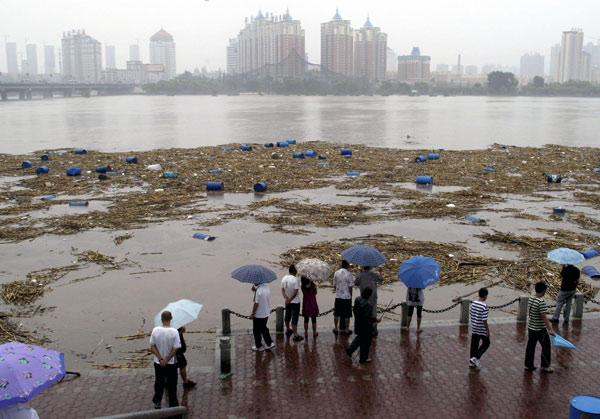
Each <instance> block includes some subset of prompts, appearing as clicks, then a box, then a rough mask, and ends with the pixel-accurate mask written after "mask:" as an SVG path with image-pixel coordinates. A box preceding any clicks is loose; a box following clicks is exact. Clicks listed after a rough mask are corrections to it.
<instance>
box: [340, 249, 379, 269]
mask: <svg viewBox="0 0 600 419" xmlns="http://www.w3.org/2000/svg"><path fill="white" fill-rule="evenodd" d="M342 259H344V260H346V261H347V262H349V263H353V264H355V265H359V266H379V265H383V264H384V263H385V262H387V259H386V258H385V256H383V254H382V253H381V252H380V251H379V250H377V249H375V248H374V247H371V246H367V245H365V244H358V245H356V246H352V247H351V248H349V249H346V250H344V251H343V252H342Z"/></svg>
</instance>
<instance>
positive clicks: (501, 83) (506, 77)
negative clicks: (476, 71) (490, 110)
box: [488, 71, 519, 94]
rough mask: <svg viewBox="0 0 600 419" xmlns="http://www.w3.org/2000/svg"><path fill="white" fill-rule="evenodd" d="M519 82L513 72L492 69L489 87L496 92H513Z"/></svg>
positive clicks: (492, 91) (489, 76)
mask: <svg viewBox="0 0 600 419" xmlns="http://www.w3.org/2000/svg"><path fill="white" fill-rule="evenodd" d="M518 84H519V82H518V81H517V79H515V75H514V74H513V73H505V72H502V71H492V72H491V73H489V74H488V89H489V92H490V93H494V94H513V93H515V92H516V91H517V85H518Z"/></svg>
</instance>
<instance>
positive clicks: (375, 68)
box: [354, 17, 387, 81]
mask: <svg viewBox="0 0 600 419" xmlns="http://www.w3.org/2000/svg"><path fill="white" fill-rule="evenodd" d="M386 60H387V34H386V33H383V32H381V29H380V28H378V27H375V26H373V25H372V24H371V21H370V20H369V18H368V17H367V21H366V22H365V24H364V26H363V27H362V28H360V29H359V30H357V31H356V32H355V33H354V76H355V77H357V78H360V79H366V80H369V81H383V80H385V67H386Z"/></svg>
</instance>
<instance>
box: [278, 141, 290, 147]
mask: <svg viewBox="0 0 600 419" xmlns="http://www.w3.org/2000/svg"><path fill="white" fill-rule="evenodd" d="M289 145H290V144H289V143H288V142H287V141H277V147H287V146H289Z"/></svg>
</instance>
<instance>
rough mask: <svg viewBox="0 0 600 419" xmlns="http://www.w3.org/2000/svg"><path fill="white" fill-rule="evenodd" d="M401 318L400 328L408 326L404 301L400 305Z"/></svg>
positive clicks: (406, 308)
mask: <svg viewBox="0 0 600 419" xmlns="http://www.w3.org/2000/svg"><path fill="white" fill-rule="evenodd" d="M400 310H401V312H402V313H401V317H400V327H406V326H407V325H408V306H407V305H406V301H404V302H403V303H402V304H400Z"/></svg>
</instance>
